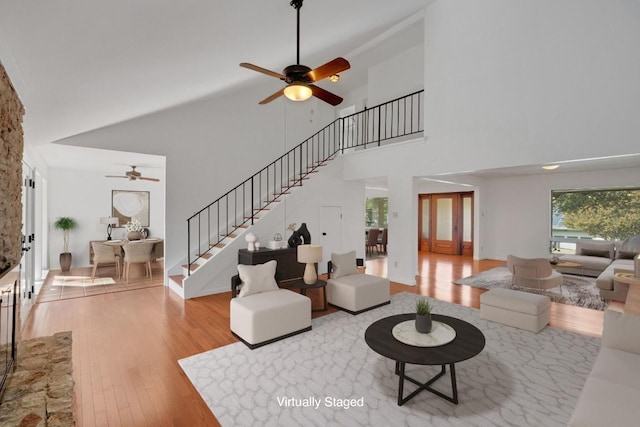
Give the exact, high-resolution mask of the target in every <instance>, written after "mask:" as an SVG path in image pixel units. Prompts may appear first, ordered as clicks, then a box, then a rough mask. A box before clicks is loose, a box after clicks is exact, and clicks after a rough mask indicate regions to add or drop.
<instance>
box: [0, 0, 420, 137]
mask: <svg viewBox="0 0 640 427" xmlns="http://www.w3.org/2000/svg"><path fill="white" fill-rule="evenodd" d="M431 1H432V0H402V1H397V2H391V1H387V0H350V1H347V2H344V1H338V0H306V1H305V2H304V5H303V7H302V9H301V62H302V63H303V64H307V65H309V66H312V67H315V66H318V65H320V64H322V63H324V62H326V61H328V60H329V59H332V58H334V57H336V56H345V57H347V56H348V55H349V54H350V53H351V54H355V53H357V52H362V51H363V49H362V47H363V46H366V45H367V43H370V41H371V40H372V39H375V38H376V37H378V36H379V35H380V34H382V33H384V32H385V31H387V30H389V29H390V28H392V27H393V26H394V25H397V24H398V23H399V22H402V21H403V20H405V19H407V18H408V17H411V16H414V15H416V14H417V13H420V12H421V11H422V10H423V9H424V8H425V6H426V5H427V4H429V3H430V2H431ZM416 34H418V36H422V34H421V33H416V32H415V31H414V32H413V35H414V36H415V35H416ZM295 40H296V12H295V10H294V9H293V8H292V7H291V6H290V5H289V1H288V0H269V1H265V0H249V1H242V2H239V1H225V2H222V1H210V0H209V1H203V0H185V1H180V2H177V1H167V0H136V1H130V0H109V1H97V0H64V1H52V2H49V1H47V2H42V1H37V0H21V1H14V0H0V61H2V63H3V64H4V65H5V67H6V68H7V70H8V72H9V74H10V76H11V78H12V80H13V82H14V85H15V86H16V88H17V90H18V92H19V93H20V96H21V99H22V101H23V103H24V104H25V107H26V111H27V115H26V117H25V131H26V138H27V142H30V143H31V144H36V145H39V144H46V143H49V142H53V141H56V140H59V139H62V138H66V137H69V136H73V135H77V134H79V133H83V132H87V131H91V130H93V129H97V128H100V127H104V126H108V125H111V124H114V123H118V122H121V121H124V120H128V119H131V118H134V117H137V116H141V115H144V114H148V113H151V112H154V111H158V110H161V109H164V108H168V107H171V106H175V105H178V104H181V103H185V102H188V101H190V100H194V99H198V98H201V97H203V96H210V95H212V94H215V93H218V92H221V91H226V90H232V89H233V88H234V87H235V86H237V85H242V84H246V83H247V82H249V81H250V80H252V79H254V80H255V79H259V78H265V77H264V76H260V75H259V74H257V73H254V72H251V71H248V70H245V69H241V68H240V67H239V66H238V64H239V63H240V62H251V63H254V64H258V65H260V66H263V67H265V68H269V69H272V70H275V71H278V72H279V71H280V70H281V69H282V68H283V67H284V66H286V65H289V64H291V63H295V48H296V44H295ZM363 57H366V55H365V56H363ZM352 65H356V64H352ZM364 66H365V65H364V64H362V65H361V64H358V66H357V67H356V66H354V67H353V69H352V70H350V71H349V72H350V73H351V74H353V76H354V77H356V76H357V77H359V78H360V79H362V78H364V79H366V68H365V69H362V68H364ZM349 81H351V84H355V83H356V82H355V81H356V78H351V79H350V80H349V79H345V81H344V82H341V84H343V85H344V86H343V87H341V89H340V90H347V89H348V85H349ZM363 83H364V82H359V84H360V85H362V84H363ZM327 84H328V83H327Z"/></svg>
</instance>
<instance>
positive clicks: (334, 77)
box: [329, 74, 340, 83]
mask: <svg viewBox="0 0 640 427" xmlns="http://www.w3.org/2000/svg"><path fill="white" fill-rule="evenodd" d="M339 80H340V74H332V75H331V76H329V81H330V82H331V83H337V82H338V81H339Z"/></svg>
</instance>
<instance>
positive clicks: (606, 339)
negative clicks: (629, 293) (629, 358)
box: [602, 285, 640, 354]
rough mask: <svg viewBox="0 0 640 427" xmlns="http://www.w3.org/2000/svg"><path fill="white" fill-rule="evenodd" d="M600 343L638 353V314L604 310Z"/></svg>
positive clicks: (639, 341)
mask: <svg viewBox="0 0 640 427" xmlns="http://www.w3.org/2000/svg"><path fill="white" fill-rule="evenodd" d="M632 286H633V285H632ZM602 345H603V346H605V347H609V348H616V349H618V350H622V351H628V352H630V353H635V354H640V316H635V315H633V314H626V313H620V312H617V311H613V310H606V311H605V312H604V330H603V331H602Z"/></svg>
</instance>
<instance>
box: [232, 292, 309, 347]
mask: <svg viewBox="0 0 640 427" xmlns="http://www.w3.org/2000/svg"><path fill="white" fill-rule="evenodd" d="M230 328H231V332H232V333H233V334H234V335H235V336H236V337H238V338H239V339H240V340H241V341H242V342H244V343H245V344H246V345H247V346H248V347H249V348H251V349H254V348H256V347H260V346H262V345H265V344H269V343H272V342H274V341H277V340H279V339H283V338H288V337H290V336H292V335H295V334H299V333H301V332H305V331H309V330H311V300H310V299H309V298H308V297H306V296H304V295H300V294H299V293H297V292H292V291H289V290H286V289H279V290H277V291H269V292H260V293H257V294H251V295H249V296H245V297H241V298H240V297H238V298H232V299H231V306H230Z"/></svg>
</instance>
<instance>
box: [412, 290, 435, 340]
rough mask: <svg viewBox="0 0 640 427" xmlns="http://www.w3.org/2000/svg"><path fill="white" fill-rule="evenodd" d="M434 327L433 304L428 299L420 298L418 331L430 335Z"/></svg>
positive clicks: (417, 302)
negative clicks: (432, 319) (432, 318)
mask: <svg viewBox="0 0 640 427" xmlns="http://www.w3.org/2000/svg"><path fill="white" fill-rule="evenodd" d="M432 327H433V324H432V323H431V304H429V300H427V299H426V298H420V299H419V300H417V301H416V331H418V332H420V333H423V334H428V333H429V332H431V328H432Z"/></svg>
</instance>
